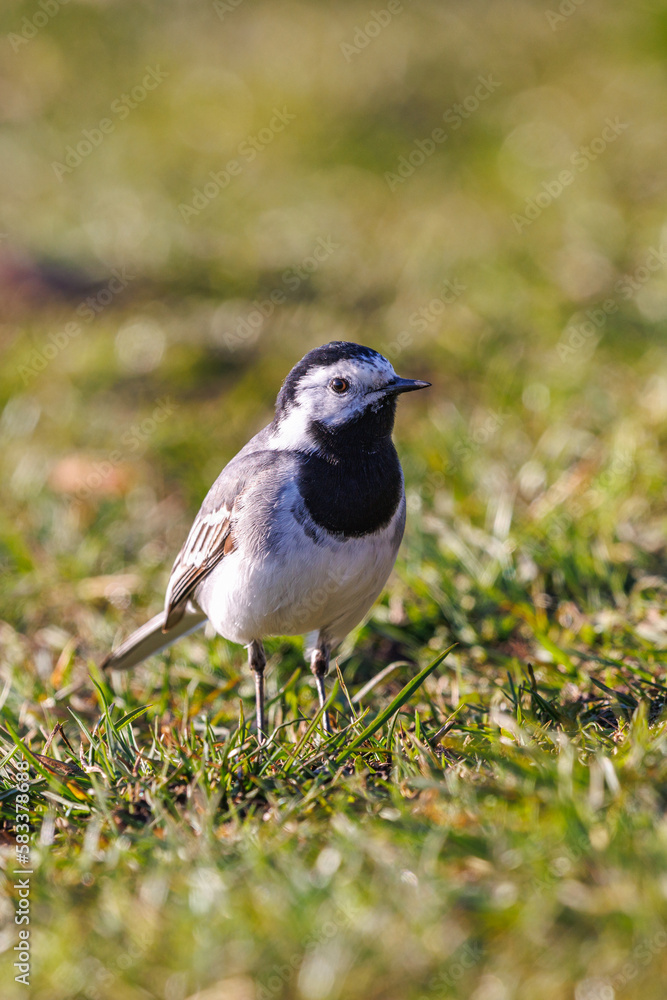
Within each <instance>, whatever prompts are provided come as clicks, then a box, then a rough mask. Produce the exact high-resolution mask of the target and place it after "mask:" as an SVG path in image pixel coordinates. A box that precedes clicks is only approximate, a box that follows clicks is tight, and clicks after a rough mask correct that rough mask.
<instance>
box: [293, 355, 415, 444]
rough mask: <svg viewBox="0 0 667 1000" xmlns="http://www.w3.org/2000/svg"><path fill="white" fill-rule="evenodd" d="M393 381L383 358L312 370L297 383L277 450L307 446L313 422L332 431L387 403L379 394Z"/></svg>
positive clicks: (338, 363)
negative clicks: (366, 411) (317, 422)
mask: <svg viewBox="0 0 667 1000" xmlns="http://www.w3.org/2000/svg"><path fill="white" fill-rule="evenodd" d="M395 378H396V372H395V371H394V369H393V367H392V365H391V364H390V363H389V361H387V359H386V358H383V357H380V356H378V357H376V358H373V359H365V358H364V359H361V358H359V359H356V358H355V359H353V360H341V361H336V362H334V363H333V364H330V365H322V366H318V367H316V368H313V369H312V370H311V371H309V372H308V373H307V374H306V375H303V376H302V377H301V379H300V380H299V384H298V387H297V390H296V395H295V397H294V400H293V402H292V404H291V406H290V408H289V410H288V412H287V414H286V416H284V417H283V418H282V420H281V422H280V425H279V428H278V434H277V436H276V439H275V441H276V443H275V445H274V447H278V448H290V447H292V448H294V447H297V448H304V447H308V445H309V444H311V442H310V441H309V428H310V425H311V423H312V422H313V420H317V421H319V422H320V423H321V424H324V426H325V427H329V428H331V429H334V428H336V427H340V426H341V425H342V424H345V423H347V422H348V420H353V419H354V418H355V417H357V416H359V415H360V414H361V413H363V412H364V410H367V409H369V408H371V409H374V408H376V407H377V406H379V405H380V403H381V402H383V401H384V400H386V395H385V394H384V393H383V392H382V391H381V390H382V388H383V387H384V386H386V385H387V383H388V382H391V381H392V380H393V379H395Z"/></svg>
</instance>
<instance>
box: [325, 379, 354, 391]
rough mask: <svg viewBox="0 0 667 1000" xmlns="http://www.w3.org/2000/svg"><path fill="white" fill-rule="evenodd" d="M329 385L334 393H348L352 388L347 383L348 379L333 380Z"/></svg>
mask: <svg viewBox="0 0 667 1000" xmlns="http://www.w3.org/2000/svg"><path fill="white" fill-rule="evenodd" d="M329 385H330V386H331V388H332V389H333V391H334V392H338V393H342V392H347V390H348V389H349V388H350V383H349V382H348V381H347V379H344V378H332V379H331V381H330V382H329Z"/></svg>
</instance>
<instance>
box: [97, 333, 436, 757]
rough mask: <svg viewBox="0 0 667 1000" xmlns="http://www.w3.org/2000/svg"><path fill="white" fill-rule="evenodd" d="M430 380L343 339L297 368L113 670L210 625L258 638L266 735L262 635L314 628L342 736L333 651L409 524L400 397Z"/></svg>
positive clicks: (320, 677) (376, 590) (117, 654)
mask: <svg viewBox="0 0 667 1000" xmlns="http://www.w3.org/2000/svg"><path fill="white" fill-rule="evenodd" d="M429 386H430V383H429V382H425V381H423V380H421V379H407V378H401V377H399V376H398V375H397V374H396V372H395V371H394V368H393V366H392V364H391V363H390V361H388V360H387V358H386V357H384V356H383V355H382V354H380V353H379V352H378V351H376V350H373V349H372V348H370V347H364V346H363V345H361V344H355V343H351V342H348V341H332V342H331V343H328V344H324V345H323V346H322V347H317V348H314V349H313V350H311V351H309V352H308V353H307V354H306V355H305V356H304V357H303V358H302V359H301V360H300V361H299V362H298V363H297V364H296V365H295V366H294V367H293V368H292V370H291V371H290V372H289V374H288V375H287V377H286V378H285V380H284V382H283V384H282V386H281V388H280V391H279V393H278V397H277V400H276V406H275V415H274V417H273V420H272V421H271V423H270V424H268V426H266V427H264V429H263V430H261V431H259V433H258V434H256V435H255V436H254V437H253V438H252V439H251V440H250V441H249V442H248V443H247V444H246V445H245V446H244V447H243V448H241V450H240V451H239V452H238V454H237V455H236V456H235V457H234V458H232V459H231V461H230V462H229V463H228V464H227V465H226V466H225V467H224V468H223V470H222V472H221V473H220V475H219V476H218V478H217V479H216V481H215V483H214V484H213V486H212V487H211V489H210V490H209V492H208V494H207V496H206V497H205V499H204V502H203V503H202V505H201V508H200V510H199V513H198V514H197V516H196V518H195V520H194V522H193V524H192V527H191V529H190V532H189V534H188V536H187V538H186V540H185V543H184V544H183V547H182V548H181V550H180V552H179V553H178V555H177V557H176V560H175V562H174V565H173V568H172V571H171V576H170V578H169V583H168V586H167V591H166V597H165V604H164V609H163V610H162V611H160V612H159V613H158V614H157V615H155V616H154V617H153V618H151V619H150V621H148V622H146V624H145V625H142V626H141V627H140V628H138V629H137V630H136V631H135V632H133V633H132V635H130V637H129V638H128V639H126V640H125V641H124V642H123V643H122V644H121V645H120V646H119V647H118V648H117V649H115V650H114V651H113V652H112V653H110V654H109V655H108V656H107V657H106V659H105V660H104V661H103V663H102V664H101V666H102V667H103V669H105V670H126V669H128V668H130V667H133V666H135V665H136V664H138V663H140V662H142V661H143V660H145V659H146V658H147V657H149V656H152V655H154V654H156V653H159V652H161V651H162V650H163V649H165V648H167V647H168V646H170V645H171V644H172V643H173V642H175V641H176V640H177V639H180V638H181V637H182V636H185V635H188V634H189V633H190V632H192V631H194V630H195V629H197V628H200V627H201V626H203V625H204V624H206V622H207V621H208V622H210V624H211V625H212V627H213V629H214V630H215V632H216V633H218V634H219V635H221V636H223V637H224V638H225V639H228V640H230V641H231V642H234V643H239V644H242V645H244V646H246V647H247V650H248V666H249V668H250V670H251V671H252V673H253V675H254V679H255V702H256V727H257V736H258V741H259V742H260V743H262V742H264V741H265V740H266V734H267V728H266V714H265V702H264V670H265V666H266V655H265V652H264V646H263V640H264V639H265V638H266V637H268V636H276V635H306V636H312V641H311V643H310V646H309V647H307V649H308V652H309V654H310V668H311V670H312V672H313V674H314V677H315V683H316V687H317V693H318V698H319V703H320V709H321V710H322V713H323V714H322V726H323V729H324V731H325V733H330V732H331V723H330V720H329V717H328V713H327V711H326V707H325V704H326V694H325V683H324V679H325V677H326V674H327V671H328V669H329V660H330V657H331V653H332V651H333V650H335V649H336V647H337V646H338V645H339V644H340V643H341V642H342V640H343V639H344V638H345V636H346V635H347V634H348V633H349V632H350V631H351V630H352V629H353V628H354V627H355V626H356V625H358V624H359V623H360V622H361V621H362V619H363V618H364V617H365V615H366V613H367V612H368V611H369V609H370V608H371V607H372V605H373V604H374V603H375V601H376V600H377V598H378V597H379V595H380V592H381V591H382V589H383V587H384V585H385V583H386V582H387V579H388V577H389V574H390V573H391V570H392V569H393V566H394V563H395V561H396V556H397V553H398V548H399V545H400V543H401V540H402V537H403V532H404V528H405V513H406V504H405V485H404V479H403V471H402V468H401V464H400V461H399V458H398V454H397V452H396V448H395V447H394V443H393V440H392V432H393V428H394V417H395V413H396V404H397V398H398V396H399V395H400V394H402V393H405V392H413V391H414V390H417V389H425V388H428V387H429Z"/></svg>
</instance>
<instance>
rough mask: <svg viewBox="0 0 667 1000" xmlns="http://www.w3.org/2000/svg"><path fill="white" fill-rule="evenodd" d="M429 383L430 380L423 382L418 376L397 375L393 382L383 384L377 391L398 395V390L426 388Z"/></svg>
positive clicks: (406, 390) (412, 390)
mask: <svg viewBox="0 0 667 1000" xmlns="http://www.w3.org/2000/svg"><path fill="white" fill-rule="evenodd" d="M430 384H431V383H430V382H423V381H422V380H421V379H419V378H399V377H398V375H397V376H396V378H395V379H394V381H393V382H389V383H388V384H387V385H383V386H382V388H381V389H380V390H379V391H380V392H385V393H386V394H387V395H388V396H389V395H391V394H393V395H398V393H399V392H414V391H415V389H428V387H429V386H430Z"/></svg>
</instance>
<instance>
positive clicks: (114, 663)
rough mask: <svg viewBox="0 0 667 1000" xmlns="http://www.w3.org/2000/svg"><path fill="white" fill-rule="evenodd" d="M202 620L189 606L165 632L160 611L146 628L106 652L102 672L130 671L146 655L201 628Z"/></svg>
mask: <svg viewBox="0 0 667 1000" xmlns="http://www.w3.org/2000/svg"><path fill="white" fill-rule="evenodd" d="M205 621H206V615H205V614H202V612H201V611H199V610H198V609H197V608H194V607H192V606H190V605H189V606H188V607H187V608H186V611H185V614H184V615H183V617H182V618H181V619H180V620H179V621H178V622H176V624H175V625H172V626H171V628H170V629H169V631H168V632H163V631H162V626H163V624H164V611H161V612H160V613H159V614H157V615H155V617H154V618H151V620H150V621H148V622H146V624H145V625H142V626H141V627H140V628H138V629H137V630H136V632H133V633H132V635H131V636H130V637H129V638H128V639H126V640H125V642H122V643H121V644H120V646H119V647H118V649H114V651H113V653H109V655H108V656H107V658H106V659H105V660H103V661H102V663H101V664H100V666H101V667H102V670H129V669H130V667H136V665H137V663H141V661H142V660H146V659H147V658H148V657H149V656H153V655H154V654H155V653H161V652H162V650H163V649H166V648H167V646H171V644H172V642H176V640H177V639H181V638H182V637H183V636H184V635H189V633H190V632H194V631H195V629H198V628H201V626H202V625H203V624H204V623H205Z"/></svg>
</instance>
